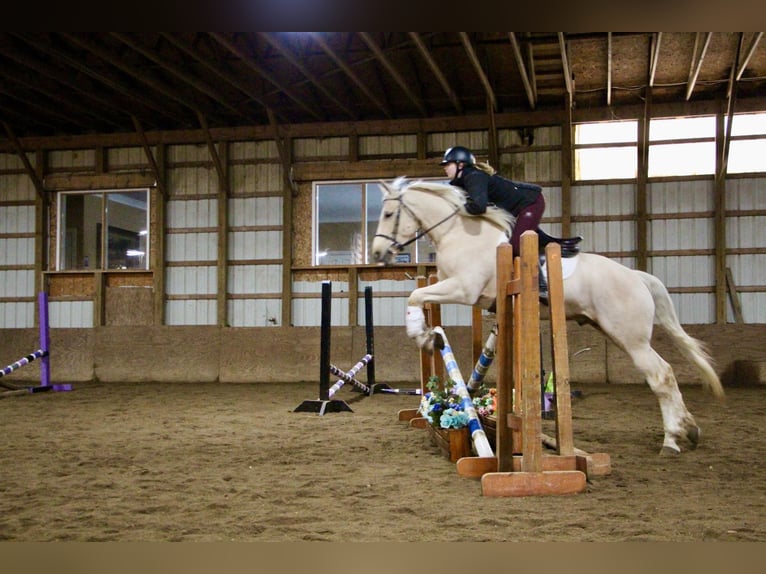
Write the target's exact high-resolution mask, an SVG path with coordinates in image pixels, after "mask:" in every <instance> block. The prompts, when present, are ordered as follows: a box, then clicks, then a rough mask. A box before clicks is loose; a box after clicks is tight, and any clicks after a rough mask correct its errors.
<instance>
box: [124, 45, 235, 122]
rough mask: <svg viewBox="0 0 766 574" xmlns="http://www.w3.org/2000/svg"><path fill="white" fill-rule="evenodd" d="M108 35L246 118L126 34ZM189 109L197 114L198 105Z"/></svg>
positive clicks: (218, 96)
mask: <svg viewBox="0 0 766 574" xmlns="http://www.w3.org/2000/svg"><path fill="white" fill-rule="evenodd" d="M110 35H111V36H113V37H114V38H117V39H118V40H119V41H120V42H122V43H123V44H125V45H126V46H128V47H130V48H131V49H133V50H135V51H136V52H138V53H139V54H141V55H142V56H143V57H144V58H146V59H148V60H150V61H152V62H154V63H155V64H157V65H158V66H160V67H161V68H163V69H164V70H166V71H167V72H170V73H171V74H172V75H174V76H175V77H176V78H178V79H179V80H182V81H183V82H186V83H187V84H189V85H190V86H192V87H193V88H195V89H197V90H199V91H200V92H202V93H203V94H205V95H206V96H208V97H209V98H210V99H212V100H214V101H216V102H217V103H219V104H221V105H222V106H223V107H225V108H226V109H227V110H229V111H231V112H233V113H235V114H239V115H240V116H242V117H244V118H247V117H248V115H247V114H246V113H244V112H243V111H242V110H240V109H239V108H238V107H236V106H234V105H232V104H230V103H229V102H228V101H226V98H225V96H223V95H222V94H221V93H220V92H218V91H217V90H214V89H213V88H211V87H210V86H208V85H207V84H206V83H205V82H202V81H200V80H199V79H198V78H195V77H194V76H192V75H191V74H189V73H187V72H184V71H183V70H179V69H178V67H176V66H174V65H172V64H170V63H168V62H167V61H166V60H165V59H163V58H162V57H160V55H159V54H158V53H157V52H155V51H152V50H150V49H148V48H146V47H145V46H142V45H141V44H139V43H138V42H137V41H135V40H133V38H131V37H130V36H127V35H126V34H124V33H122V32H110ZM191 108H192V109H193V110H194V112H195V113H197V112H199V106H198V105H192V106H191Z"/></svg>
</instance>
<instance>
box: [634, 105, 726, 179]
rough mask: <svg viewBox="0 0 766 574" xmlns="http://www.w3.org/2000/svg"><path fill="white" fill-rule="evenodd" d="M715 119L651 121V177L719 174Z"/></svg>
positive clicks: (707, 117)
mask: <svg viewBox="0 0 766 574" xmlns="http://www.w3.org/2000/svg"><path fill="white" fill-rule="evenodd" d="M715 122H716V120H715V116H704V117H694V118H669V119H655V120H651V121H650V122H649V166H648V169H647V175H648V176H649V177H663V176H673V175H709V174H712V173H715Z"/></svg>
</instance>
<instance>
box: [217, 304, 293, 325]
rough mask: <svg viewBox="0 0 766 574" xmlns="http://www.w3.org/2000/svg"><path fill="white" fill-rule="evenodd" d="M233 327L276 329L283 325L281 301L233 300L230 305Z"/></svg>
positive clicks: (229, 311)
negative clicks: (275, 327)
mask: <svg viewBox="0 0 766 574" xmlns="http://www.w3.org/2000/svg"><path fill="white" fill-rule="evenodd" d="M228 313H229V325H230V326H231V327H274V326H280V325H281V324H282V301H281V300H279V299H232V300H230V301H229V304H228Z"/></svg>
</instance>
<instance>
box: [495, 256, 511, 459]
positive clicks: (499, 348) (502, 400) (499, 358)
mask: <svg viewBox="0 0 766 574" xmlns="http://www.w3.org/2000/svg"><path fill="white" fill-rule="evenodd" d="M513 265H514V263H513V248H512V247H511V246H510V244H507V243H506V244H503V245H498V247H497V301H496V303H495V307H496V309H495V311H496V317H497V323H498V333H497V344H496V349H495V357H496V358H495V363H496V364H497V383H496V384H497V410H496V412H495V417H496V419H497V420H498V421H506V420H508V415H509V414H512V413H513V399H512V389H513V345H512V342H511V332H512V331H513V309H512V305H511V304H510V301H509V298H508V297H507V296H503V293H505V292H506V291H505V290H506V286H507V284H508V282H509V281H511V279H512V278H513ZM495 445H496V446H495V454H496V455H497V459H498V464H497V468H498V470H500V471H504V472H507V471H510V470H512V465H513V462H512V458H513V438H512V433H511V429H510V428H509V427H508V425H507V424H498V425H497V428H496V430H495Z"/></svg>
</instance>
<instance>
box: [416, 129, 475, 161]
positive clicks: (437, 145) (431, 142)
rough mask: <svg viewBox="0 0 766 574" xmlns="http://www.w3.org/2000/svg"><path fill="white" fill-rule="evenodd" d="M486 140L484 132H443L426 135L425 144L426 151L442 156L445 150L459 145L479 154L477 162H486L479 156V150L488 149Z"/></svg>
mask: <svg viewBox="0 0 766 574" xmlns="http://www.w3.org/2000/svg"><path fill="white" fill-rule="evenodd" d="M488 138H489V136H488V134H487V132H486V131H472V132H444V133H431V134H428V136H427V142H428V149H429V150H430V151H433V152H434V153H439V154H444V152H445V151H447V148H451V147H453V146H456V145H461V146H464V147H467V148H468V149H470V150H471V151H473V152H474V153H477V154H479V155H478V157H477V159H478V160H479V161H486V159H487V158H486V157H482V156H481V150H485V149H487V148H488V147H489V146H488V144H487V142H488V141H489V140H488Z"/></svg>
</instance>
